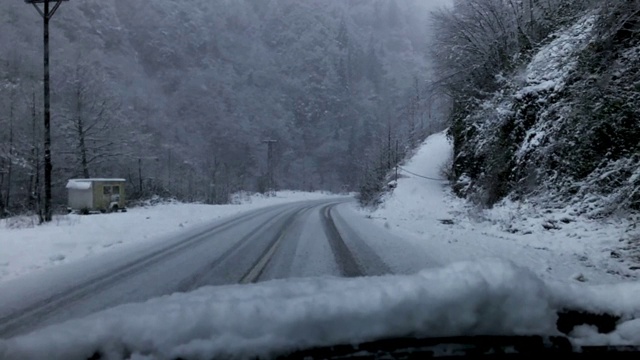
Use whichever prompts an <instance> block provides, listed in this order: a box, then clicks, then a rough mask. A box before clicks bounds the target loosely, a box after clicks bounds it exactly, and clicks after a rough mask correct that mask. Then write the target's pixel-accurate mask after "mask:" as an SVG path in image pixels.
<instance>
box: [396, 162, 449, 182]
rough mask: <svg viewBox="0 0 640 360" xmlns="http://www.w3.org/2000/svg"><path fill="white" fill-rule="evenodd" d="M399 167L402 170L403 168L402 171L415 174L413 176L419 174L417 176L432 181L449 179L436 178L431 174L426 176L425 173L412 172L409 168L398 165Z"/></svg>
mask: <svg viewBox="0 0 640 360" xmlns="http://www.w3.org/2000/svg"><path fill="white" fill-rule="evenodd" d="M398 168H399V169H400V170H402V171H404V172H406V173H409V174H411V175H413V176H417V177H419V178H423V179H427V180H431V181H447V180H445V179H436V178H432V177H429V176H424V175H420V174H416V173H414V172H411V171H409V170H407V169H405V168H403V167H402V166H398Z"/></svg>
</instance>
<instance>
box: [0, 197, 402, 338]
mask: <svg viewBox="0 0 640 360" xmlns="http://www.w3.org/2000/svg"><path fill="white" fill-rule="evenodd" d="M349 201H352V199H349V198H345V199H342V200H340V199H338V200H335V199H334V200H322V201H305V202H297V203H292V204H285V205H277V206H272V207H268V208H263V209H259V210H253V211H249V212H246V213H243V214H240V215H237V216H233V217H229V218H226V219H223V220H220V221H216V222H215V223H212V224H211V225H209V226H205V227H201V228H198V230H197V231H193V230H192V231H189V232H185V234H183V235H181V236H179V237H177V238H174V239H171V240H170V241H161V242H159V243H155V244H153V245H150V246H148V247H146V248H144V249H142V250H138V251H132V253H131V254H128V253H121V254H120V255H119V256H118V257H117V258H115V256H114V259H101V260H100V261H96V262H95V264H94V263H88V264H85V265H83V266H80V265H78V266H76V269H73V270H74V271H73V272H72V273H71V269H69V270H68V271H67V272H68V273H69V274H70V275H69V276H65V275H64V274H51V275H50V276H49V277H47V276H43V277H42V278H41V279H39V278H31V279H29V281H27V282H26V283H25V284H20V285H21V286H14V287H13V288H12V289H10V290H11V294H9V295H7V294H6V293H5V295H2V294H0V337H2V338H7V337H11V336H15V335H19V334H22V333H26V332H29V331H32V330H35V329H37V328H39V327H42V326H45V325H49V324H53V323H57V322H61V321H65V320H69V319H73V318H76V317H81V316H86V315H88V314H91V313H93V312H95V311H99V310H103V309H106V308H110V307H113V306H116V305H120V304H125V303H130V302H140V301H145V300H148V299H150V298H154V297H158V296H162V295H168V294H171V293H174V292H184V291H192V290H195V289H197V288H199V287H202V286H206V285H225V284H247V283H254V282H259V281H264V280H271V279H282V278H289V277H306V276H319V275H334V276H345V277H355V276H364V275H380V274H386V273H390V272H391V271H390V269H389V267H388V266H387V265H386V264H385V263H384V262H383V261H382V260H381V259H380V258H379V257H378V256H376V255H375V252H374V251H372V250H371V249H369V248H368V247H367V245H366V244H365V243H364V241H362V239H359V238H358V237H357V235H354V234H355V232H354V231H346V230H349V229H348V226H349V224H347V223H346V222H345V221H344V220H343V219H341V218H340V217H339V214H338V213H337V211H334V210H335V208H336V206H338V205H340V204H344V203H346V202H349ZM336 222H340V226H337V225H336ZM350 244H351V245H350ZM354 244H355V245H357V246H354ZM355 249H358V250H355ZM54 275H55V276H54ZM8 290H9V289H4V290H2V289H1V288H0V291H8Z"/></svg>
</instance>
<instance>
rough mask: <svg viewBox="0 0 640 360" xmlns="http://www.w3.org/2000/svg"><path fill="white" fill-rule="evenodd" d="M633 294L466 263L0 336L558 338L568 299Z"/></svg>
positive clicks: (332, 341) (623, 340) (145, 348)
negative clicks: (553, 282) (558, 323)
mask: <svg viewBox="0 0 640 360" xmlns="http://www.w3.org/2000/svg"><path fill="white" fill-rule="evenodd" d="M634 298H635V299H638V298H640V284H628V286H624V287H622V286H618V287H616V286H613V287H597V288H591V287H586V286H575V287H571V288H564V287H554V286H549V285H547V284H546V283H545V282H544V281H542V280H541V279H539V278H537V277H536V276H535V275H534V274H533V273H531V272H530V271H528V270H526V269H523V268H520V267H517V266H514V265H513V264H512V263H509V262H504V261H497V260H493V261H483V262H474V263H458V264H453V265H450V266H448V267H446V268H441V269H437V270H430V271H423V272H420V273H418V274H415V275H409V276H385V277H377V278H359V279H338V278H315V279H304V280H281V281H272V282H266V283H261V284H255V285H245V286H237V285H236V286H223V287H207V288H201V289H199V290H197V291H194V292H192V293H187V294H174V295H171V296H167V297H163V298H158V299H154V300H150V301H147V302H145V303H140V304H130V305H124V306H120V307H117V308H113V309H110V310H106V311H103V312H100V313H96V314H93V315H91V316H89V317H87V318H84V319H79V320H73V321H69V322H67V323H63V324H60V325H55V326H52V327H49V328H45V329H42V330H38V331H36V332H34V333H31V334H28V335H25V336H21V337H17V338H13V339H9V340H4V341H2V340H0V358H3V359H26V358H33V359H35V358H47V359H80V358H88V357H90V356H91V355H92V354H94V353H95V352H96V351H100V352H101V353H102V355H103V356H104V355H106V356H107V358H110V359H119V358H122V357H124V356H125V354H127V353H128V354H129V356H132V358H135V357H136V356H144V358H145V359H168V358H178V357H182V358H192V359H193V358H206V359H210V358H218V357H229V356H230V355H233V356H234V358H249V357H255V356H269V355H273V354H277V353H280V354H282V353H283V352H288V351H293V350H298V349H303V348H309V347H314V346H327V345H336V344H349V343H358V342H363V341H370V340H375V339H379V338H386V337H401V336H411V335H415V336H420V337H440V336H468V335H477V334H483V335H532V334H533V335H560V334H559V332H558V331H557V330H556V328H555V322H556V319H557V312H558V311H560V310H563V309H565V308H566V307H567V306H573V305H575V304H574V303H571V302H567V299H579V301H580V302H581V303H582V304H587V305H592V306H594V307H598V308H599V309H605V310H612V311H614V312H616V313H624V314H626V315H627V316H628V317H627V319H630V318H631V317H633V316H637V315H638V314H640V313H639V311H640V304H639V303H638V302H637V301H629V300H630V299H634ZM572 301H573V300H572ZM638 334H640V324H638V322H637V321H634V320H631V321H626V322H624V321H623V323H622V324H620V326H619V330H618V331H615V332H614V333H611V334H608V335H600V334H595V333H594V332H593V331H591V332H590V331H588V329H585V328H580V329H579V331H576V332H575V334H572V337H573V340H574V341H576V342H581V343H583V344H590V343H602V342H603V337H608V339H609V340H615V343H616V344H618V345H623V344H640V336H638Z"/></svg>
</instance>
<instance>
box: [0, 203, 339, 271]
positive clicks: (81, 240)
mask: <svg viewBox="0 0 640 360" xmlns="http://www.w3.org/2000/svg"><path fill="white" fill-rule="evenodd" d="M331 196H333V195H328V194H325V193H320V192H317V193H307V192H296V191H282V192H278V193H277V195H276V196H271V197H266V196H262V195H248V194H245V195H237V196H236V197H235V198H234V202H235V203H236V204H234V205H200V204H182V203H165V204H159V205H154V206H144V207H137V208H132V209H129V211H128V212H126V213H114V214H101V215H86V216H85V215H76V214H70V215H60V216H55V218H54V220H53V222H51V223H49V224H45V225H41V226H38V225H36V224H37V220H36V219H35V218H33V217H14V218H9V219H4V220H0V282H3V281H7V280H10V279H15V278H17V277H20V276H22V275H25V274H27V273H30V272H34V271H38V270H46V269H47V268H50V267H52V266H56V265H59V264H63V263H67V262H72V261H74V260H78V259H82V258H86V257H89V256H95V255H99V254H101V253H103V252H105V251H109V250H110V249H113V248H114V247H122V246H127V245H131V244H134V243H135V244H137V243H141V242H145V241H153V240H155V239H159V238H161V237H162V238H166V237H171V236H172V235H174V234H177V233H178V232H181V231H184V230H186V229H188V228H192V227H196V226H199V225H203V224H207V223H211V222H213V221H214V220H217V219H220V218H222V217H226V216H231V215H234V214H238V213H240V212H244V211H248V210H252V209H257V208H261V207H265V206H270V205H276V204H282V203H287V202H294V201H302V200H314V199H323V198H329V197H331Z"/></svg>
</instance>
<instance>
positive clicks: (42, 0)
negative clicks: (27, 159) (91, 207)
mask: <svg viewBox="0 0 640 360" xmlns="http://www.w3.org/2000/svg"><path fill="white" fill-rule="evenodd" d="M63 1H69V0H24V2H25V3H27V4H32V5H33V7H34V8H36V10H37V11H38V13H39V14H40V15H41V16H42V19H43V20H44V26H43V28H44V35H43V37H44V221H47V222H48V221H51V219H52V209H51V174H52V172H53V165H52V164H51V91H50V76H49V20H51V18H52V17H53V15H54V14H55V13H56V11H57V10H58V8H59V7H60V4H62V2H63ZM50 3H55V5H53V9H51V8H50V6H49V5H50ZM38 4H43V9H40V7H39V6H38Z"/></svg>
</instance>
